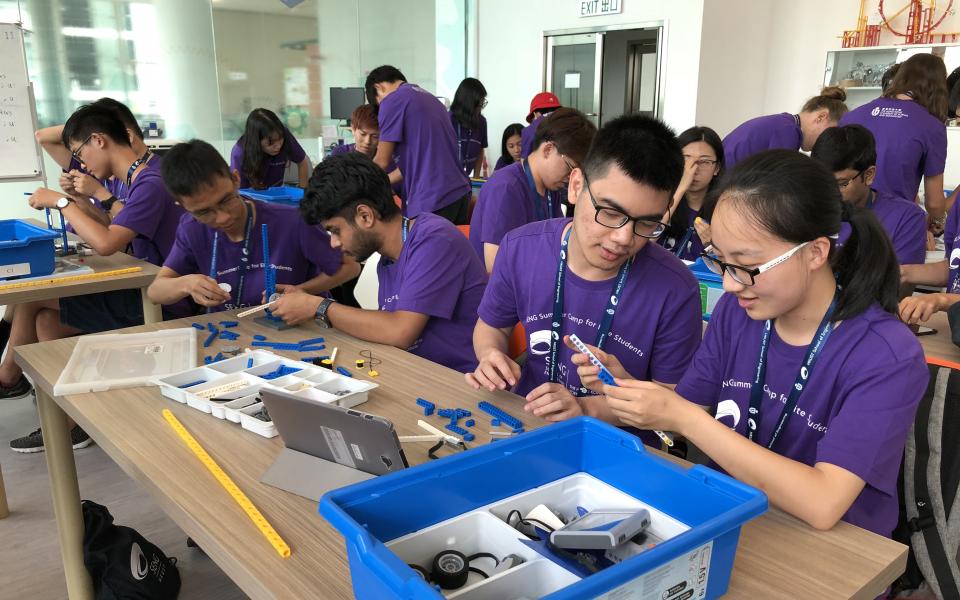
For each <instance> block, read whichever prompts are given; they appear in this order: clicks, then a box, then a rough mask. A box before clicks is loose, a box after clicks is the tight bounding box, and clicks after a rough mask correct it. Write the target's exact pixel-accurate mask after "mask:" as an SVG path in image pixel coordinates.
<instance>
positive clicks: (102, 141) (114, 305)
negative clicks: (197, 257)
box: [0, 105, 190, 453]
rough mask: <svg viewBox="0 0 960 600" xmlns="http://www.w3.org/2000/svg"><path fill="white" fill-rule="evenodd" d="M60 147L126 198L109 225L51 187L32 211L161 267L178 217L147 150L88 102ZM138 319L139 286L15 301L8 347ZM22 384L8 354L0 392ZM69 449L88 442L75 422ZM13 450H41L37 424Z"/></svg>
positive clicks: (105, 250) (99, 248)
mask: <svg viewBox="0 0 960 600" xmlns="http://www.w3.org/2000/svg"><path fill="white" fill-rule="evenodd" d="M61 138H62V142H63V145H64V146H66V147H67V149H68V150H69V151H70V154H71V156H72V159H73V160H74V161H75V162H76V163H78V164H80V165H81V166H82V167H83V168H84V170H85V171H86V172H87V173H89V174H90V175H92V176H93V177H94V178H96V179H99V180H107V179H109V178H111V177H114V178H116V179H117V180H119V181H120V182H122V183H123V184H125V185H126V187H127V190H128V191H127V198H126V202H125V204H124V205H123V208H122V209H120V210H119V211H118V212H116V214H115V215H114V216H113V218H112V220H111V221H110V222H109V223H106V222H105V220H104V219H103V214H102V213H100V212H99V209H98V208H96V207H93V205H92V204H90V203H88V202H85V201H84V202H76V201H74V200H73V198H70V197H67V196H65V195H63V194H61V193H58V192H55V191H53V190H49V189H38V190H37V191H36V192H34V193H33V195H32V196H30V206H32V207H33V208H36V209H44V208H51V209H57V210H60V211H61V212H62V213H63V216H64V218H66V220H67V221H69V222H70V225H71V226H72V227H73V229H74V231H75V232H76V234H77V235H78V236H80V238H81V239H82V240H83V241H84V242H86V243H87V244H88V245H89V246H90V247H91V248H93V249H94V251H95V252H96V253H97V254H99V255H101V256H109V255H111V254H114V253H116V252H123V251H125V250H126V249H127V247H128V246H129V247H130V248H131V251H132V254H133V255H134V256H136V257H137V258H140V259H142V260H146V261H148V262H151V263H153V264H155V265H161V264H163V261H164V259H165V258H166V257H167V254H169V252H170V248H171V247H172V246H173V239H174V236H175V235H176V231H177V223H178V222H179V220H180V216H181V215H182V214H183V209H182V208H180V207H179V206H178V205H177V204H176V203H175V202H174V201H173V198H172V197H171V196H170V194H169V193H168V192H167V190H166V188H164V186H163V181H161V179H160V174H159V173H158V172H157V171H156V170H155V169H149V168H147V164H146V163H147V159H148V158H149V156H150V155H149V154H139V155H138V154H137V152H136V151H135V150H134V149H133V148H132V147H131V145H130V135H129V133H128V131H127V127H126V126H125V125H124V123H123V121H122V120H121V119H120V117H118V116H117V113H116V111H115V110H111V109H109V108H105V107H103V106H95V105H87V106H82V107H80V108H79V109H77V110H76V111H75V112H74V113H73V114H72V115H71V116H70V118H69V119H67V122H66V123H65V124H64V126H63V132H62V134H61ZM189 312H190V307H189V305H187V304H186V303H181V304H177V305H173V306H169V307H166V308H165V309H164V313H165V315H166V316H170V317H174V318H175V317H182V316H186V315H187V314H189ZM142 323H143V304H142V300H141V298H140V293H139V292H138V291H137V290H118V291H113V292H107V293H102V294H89V295H86V296H72V297H69V298H61V299H60V300H48V301H42V302H29V303H26V304H21V305H18V306H17V309H16V312H15V313H14V317H13V325H12V327H11V332H10V342H9V346H10V347H11V348H13V347H16V346H19V345H21V344H30V343H33V342H37V341H47V340H54V339H59V338H63V337H69V336H72V335H78V334H80V333H96V332H101V331H109V330H113V329H121V328H124V327H132V326H134V325H139V324H142ZM21 381H23V377H22V372H21V370H20V368H19V367H18V366H17V365H16V364H15V363H14V362H13V353H12V352H8V353H7V359H6V360H4V362H3V363H0V386H2V388H0V397H2V396H3V395H6V394H7V392H8V390H9V389H10V386H16V385H19V384H20V382H21ZM71 438H72V440H73V445H74V448H82V447H84V446H86V445H89V444H90V438H89V437H88V436H87V435H86V433H84V432H83V430H81V429H80V427H79V426H74V427H73V428H72V430H71ZM10 447H11V449H13V450H14V451H15V452H23V453H31V452H41V451H43V449H44V445H43V436H42V434H41V431H40V430H39V429H38V430H36V431H34V432H33V433H31V434H30V435H27V436H25V437H22V438H18V439H16V440H13V441H12V442H10Z"/></svg>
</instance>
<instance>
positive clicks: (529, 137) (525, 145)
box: [520, 117, 543, 158]
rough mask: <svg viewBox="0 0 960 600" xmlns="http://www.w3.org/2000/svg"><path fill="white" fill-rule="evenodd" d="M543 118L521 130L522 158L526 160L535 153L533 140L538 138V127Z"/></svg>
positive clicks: (535, 120) (538, 118)
mask: <svg viewBox="0 0 960 600" xmlns="http://www.w3.org/2000/svg"><path fill="white" fill-rule="evenodd" d="M542 120H543V117H537V118H536V119H534V120H533V121H532V122H531V123H530V124H529V125H527V126H526V127H524V128H523V129H521V130H520V158H526V157H528V156H530V154H531V153H532V152H533V139H534V138H535V137H537V127H538V126H539V125H540V121H542Z"/></svg>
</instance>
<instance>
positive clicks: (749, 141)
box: [723, 113, 803, 169]
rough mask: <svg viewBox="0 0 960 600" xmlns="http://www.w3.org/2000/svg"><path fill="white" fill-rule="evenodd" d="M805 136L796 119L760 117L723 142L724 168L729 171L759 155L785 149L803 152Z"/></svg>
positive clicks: (737, 129)
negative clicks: (801, 146)
mask: <svg viewBox="0 0 960 600" xmlns="http://www.w3.org/2000/svg"><path fill="white" fill-rule="evenodd" d="M802 142H803V133H802V132H801V131H800V125H799V124H798V123H797V117H796V115H791V114H790V113H780V114H777V115H766V116H763V117H756V118H754V119H750V120H749V121H746V122H744V123H741V124H740V126H739V127H737V128H736V129H734V130H733V131H731V132H730V133H729V134H728V135H727V137H725V138H723V156H724V159H723V160H724V164H725V165H726V168H727V169H732V168H733V167H734V165H736V164H737V163H738V162H740V161H742V160H743V159H745V158H749V157H751V156H753V155H754V154H757V153H758V152H763V151H764V150H772V149H774V148H785V149H787V150H799V149H800V145H801V144H802Z"/></svg>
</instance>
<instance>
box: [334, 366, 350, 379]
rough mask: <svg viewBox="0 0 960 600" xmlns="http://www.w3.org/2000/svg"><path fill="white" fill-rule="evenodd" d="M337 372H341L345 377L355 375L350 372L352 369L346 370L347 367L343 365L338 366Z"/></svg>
mask: <svg viewBox="0 0 960 600" xmlns="http://www.w3.org/2000/svg"><path fill="white" fill-rule="evenodd" d="M337 373H340V374H341V375H343V376H344V377H353V375H352V374H351V373H350V371H348V370H346V369H345V368H343V367H337Z"/></svg>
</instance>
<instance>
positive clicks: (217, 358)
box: [210, 352, 223, 363]
mask: <svg viewBox="0 0 960 600" xmlns="http://www.w3.org/2000/svg"><path fill="white" fill-rule="evenodd" d="M221 360H223V352H217V355H216V356H214V357H213V360H211V361H210V362H212V363H215V362H220V361H221Z"/></svg>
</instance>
